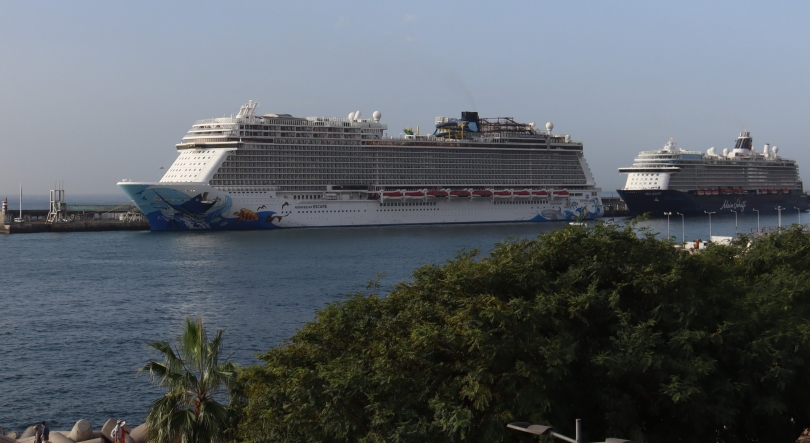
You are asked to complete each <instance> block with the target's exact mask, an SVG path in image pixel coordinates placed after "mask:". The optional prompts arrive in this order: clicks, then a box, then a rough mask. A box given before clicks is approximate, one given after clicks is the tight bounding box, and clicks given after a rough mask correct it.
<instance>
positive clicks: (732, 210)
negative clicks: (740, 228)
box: [731, 209, 737, 237]
mask: <svg viewBox="0 0 810 443" xmlns="http://www.w3.org/2000/svg"><path fill="white" fill-rule="evenodd" d="M731 212H733V213H734V236H735V237H736V236H737V211H736V210H735V209H731Z"/></svg>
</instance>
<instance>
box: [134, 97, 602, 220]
mask: <svg viewBox="0 0 810 443" xmlns="http://www.w3.org/2000/svg"><path fill="white" fill-rule="evenodd" d="M256 107H257V103H254V102H249V103H248V104H246V105H243V106H242V107H241V109H240V111H239V113H238V114H237V115H235V116H232V117H224V118H213V119H207V120H199V121H197V122H195V123H194V125H193V126H192V128H191V129H190V130H189V131H188V133H187V134H186V136H185V137H183V140H182V142H181V143H179V144H177V145H176V148H177V150H178V153H179V155H178V157H177V159H176V160H175V162H174V164H172V166H171V167H170V168H169V169H168V170H167V171H166V173H165V175H164V176H163V178H162V179H161V180H160V181H159V182H157V183H135V182H127V181H125V182H121V183H119V186H121V188H122V189H124V191H125V192H127V194H129V195H130V196H131V197H132V198H133V201H134V202H135V203H136V204H137V205H138V206H139V207H140V208H141V210H142V211H143V212H144V214H145V215H146V216H147V217H148V218H149V220H150V223H151V226H152V229H156V230H159V229H194V228H202V229H206V228H208V229H262V228H271V227H305V226H347V225H348V226H351V225H355V226H357V225H388V224H424V223H480V222H506V221H530V220H534V221H542V220H563V219H573V218H592V217H596V216H599V215H600V214H601V212H602V205H601V199H600V197H599V189H597V188H596V185H595V183H594V179H593V176H592V174H591V172H590V168H589V167H588V165H587V163H586V161H585V158H584V155H583V151H582V143H580V142H575V141H572V140H571V139H570V137H569V136H566V135H552V134H551V128H552V127H553V126H552V125H550V124H549V125H547V130H546V131H541V130H538V129H535V128H534V125H533V124H528V125H527V124H521V123H517V122H515V121H514V120H513V119H511V118H497V119H482V118H479V117H478V115H477V113H472V112H469V113H463V115H462V118H461V119H454V118H448V117H438V118H437V119H436V126H437V129H436V132H434V133H433V134H431V135H421V134H418V133H416V134H414V133H413V131H412V130H410V128H408V129H406V130H405V135H404V136H402V137H398V138H394V137H388V136H387V135H386V133H385V132H386V130H387V125H385V124H383V123H380V119H381V117H382V115H381V114H380V113H379V112H374V113H373V114H372V118H370V119H368V118H362V114H361V113H360V111H356V112H352V113H350V114H349V116H348V117H347V118H324V117H308V118H300V117H293V116H291V115H288V114H265V115H256V114H255V110H256Z"/></svg>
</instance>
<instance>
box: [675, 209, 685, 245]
mask: <svg viewBox="0 0 810 443" xmlns="http://www.w3.org/2000/svg"><path fill="white" fill-rule="evenodd" d="M676 214H678V215H680V216H681V244H682V245H685V244H686V236H685V235H684V233H685V232H686V230H685V229H684V226H685V224H684V222H683V214H681V213H680V212H676Z"/></svg>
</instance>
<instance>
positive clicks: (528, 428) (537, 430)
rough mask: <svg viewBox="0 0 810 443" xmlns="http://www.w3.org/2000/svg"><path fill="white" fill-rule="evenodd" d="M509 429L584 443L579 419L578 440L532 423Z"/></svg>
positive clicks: (618, 441)
mask: <svg viewBox="0 0 810 443" xmlns="http://www.w3.org/2000/svg"><path fill="white" fill-rule="evenodd" d="M506 427H507V428H509V429H514V430H516V431H520V432H525V433H527V434H534V435H550V436H552V437H554V438H556V439H559V440H562V441H567V442H568V443H583V441H582V438H583V437H582V420H580V419H577V427H576V431H575V432H576V438H571V437H566V436H565V435H562V434H558V433H556V432H554V428H552V427H551V426H544V425H535V424H532V423H526V422H522V421H521V422H517V423H509V424H508V425H506ZM604 443H636V442H634V441H631V440H625V439H623V438H606V439H605V441H604Z"/></svg>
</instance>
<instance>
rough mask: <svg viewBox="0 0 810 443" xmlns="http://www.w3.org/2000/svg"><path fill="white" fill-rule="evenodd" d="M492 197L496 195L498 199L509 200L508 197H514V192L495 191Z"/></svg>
mask: <svg viewBox="0 0 810 443" xmlns="http://www.w3.org/2000/svg"><path fill="white" fill-rule="evenodd" d="M492 195H494V196H495V197H497V198H508V197H511V196H512V192H511V191H506V190H504V191H494V192H493V193H492Z"/></svg>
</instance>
